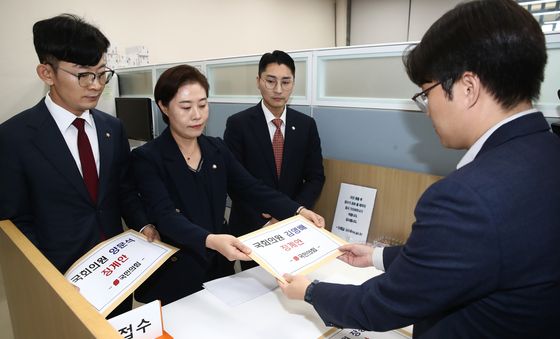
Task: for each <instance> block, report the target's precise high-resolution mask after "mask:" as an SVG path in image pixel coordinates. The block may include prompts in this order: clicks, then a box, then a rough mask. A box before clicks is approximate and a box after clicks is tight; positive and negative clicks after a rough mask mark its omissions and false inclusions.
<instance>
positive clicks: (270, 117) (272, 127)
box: [261, 101, 286, 142]
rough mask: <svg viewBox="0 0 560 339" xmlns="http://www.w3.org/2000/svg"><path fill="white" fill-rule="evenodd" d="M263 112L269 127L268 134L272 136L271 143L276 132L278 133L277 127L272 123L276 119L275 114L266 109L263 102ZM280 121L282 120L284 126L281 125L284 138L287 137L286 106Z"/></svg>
mask: <svg viewBox="0 0 560 339" xmlns="http://www.w3.org/2000/svg"><path fill="white" fill-rule="evenodd" d="M261 106H262V110H263V112H264V118H265V119H266V125H267V126H268V133H269V134H270V142H272V139H273V138H274V132H276V125H275V124H274V123H273V122H272V120H274V119H276V117H275V116H274V114H272V112H271V111H270V110H269V109H268V107H266V105H265V104H264V101H261ZM280 119H281V120H282V125H280V131H281V132H282V136H285V135H286V133H284V132H286V106H284V111H283V112H282V115H280Z"/></svg>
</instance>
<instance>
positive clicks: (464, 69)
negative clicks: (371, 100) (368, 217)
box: [280, 0, 560, 339]
mask: <svg viewBox="0 0 560 339" xmlns="http://www.w3.org/2000/svg"><path fill="white" fill-rule="evenodd" d="M404 60H405V67H406V70H407V73H408V76H409V78H410V79H411V80H412V81H413V82H414V83H415V84H417V85H418V86H420V87H421V92H420V93H418V94H416V95H414V96H413V97H412V100H413V101H415V102H416V104H417V105H418V106H419V108H420V109H421V110H422V111H424V112H425V113H427V114H428V116H429V118H430V119H431V121H432V123H433V126H434V129H435V131H436V133H437V135H438V136H439V139H440V141H441V143H442V144H443V145H444V146H446V147H448V148H452V149H467V152H466V153H465V155H464V157H463V158H462V159H461V161H460V162H459V164H458V165H457V170H456V171H453V172H452V173H450V174H449V175H448V176H447V177H445V178H443V179H441V180H439V181H438V182H436V183H435V184H433V185H432V186H431V187H429V188H428V189H427V190H426V192H424V194H423V195H422V197H421V198H420V200H419V201H418V204H417V205H416V209H415V222H414V224H413V225H412V232H411V234H410V237H409V238H408V240H407V242H406V244H405V245H404V246H399V247H388V248H385V249H382V248H375V249H374V248H372V247H370V246H367V245H360V244H349V245H344V246H342V247H341V248H340V249H341V250H342V251H343V252H344V254H343V256H341V259H342V260H343V261H345V262H347V263H349V264H351V265H353V266H357V267H366V266H372V265H374V266H376V267H378V268H379V269H384V270H385V273H384V274H381V275H378V276H376V277H374V278H372V279H370V280H368V281H366V282H364V283H363V284H362V285H360V286H355V285H339V284H332V283H325V282H318V281H315V282H313V283H311V282H310V281H309V280H307V279H306V278H305V277H304V276H302V275H297V276H289V275H286V276H285V278H286V281H287V283H286V284H283V283H281V284H280V285H281V288H282V290H283V292H284V293H285V294H286V295H287V296H288V297H290V298H296V299H303V300H306V301H307V302H309V303H311V304H312V305H313V307H314V308H315V310H316V311H317V312H318V313H319V315H320V316H321V318H322V319H323V320H324V321H325V322H326V323H328V324H330V325H331V326H332V325H333V324H334V325H335V326H338V327H347V328H361V329H367V330H375V331H386V330H390V329H395V328H400V327H403V326H407V325H410V324H414V332H413V337H414V338H426V339H427V338H558V333H557V331H556V330H555V327H556V326H557V324H558V322H559V321H560V312H559V311H558V305H559V304H560V270H559V267H560V251H559V250H558V243H560V227H559V226H560V209H558V206H560V180H558V174H559V173H560V139H558V138H557V137H556V136H554V135H553V134H552V133H550V126H549V124H548V123H547V121H546V119H545V118H544V116H543V114H542V113H541V112H538V111H537V110H536V109H534V108H533V106H532V102H533V101H534V100H535V99H536V98H537V97H538V96H539V92H540V87H541V83H542V81H543V79H544V69H545V65H546V61H547V53H546V44H545V37H544V35H543V32H542V30H541V27H540V25H539V23H538V22H537V21H536V20H535V18H534V17H533V16H532V15H531V14H530V13H529V12H528V11H526V10H525V9H524V8H522V7H521V6H519V4H517V3H516V2H514V1H512V0H477V1H468V2H463V3H461V4H459V5H457V7H455V8H454V9H452V10H451V11H449V12H447V13H446V14H444V15H443V16H442V17H441V18H440V19H438V20H437V21H436V22H435V23H434V24H433V25H432V26H431V27H430V28H429V29H428V31H427V32H426V34H425V35H424V37H423V38H422V40H421V41H420V43H419V44H418V45H416V46H415V47H414V48H412V49H410V50H409V51H408V53H407V55H406V57H405V59H404ZM395 213H396V211H395Z"/></svg>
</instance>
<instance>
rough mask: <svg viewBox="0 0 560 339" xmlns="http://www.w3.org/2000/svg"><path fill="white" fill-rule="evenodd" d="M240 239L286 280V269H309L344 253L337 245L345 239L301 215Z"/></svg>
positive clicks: (299, 271)
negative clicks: (284, 275) (284, 276)
mask: <svg viewBox="0 0 560 339" xmlns="http://www.w3.org/2000/svg"><path fill="white" fill-rule="evenodd" d="M239 240H241V241H242V242H243V243H244V244H245V245H247V246H249V247H250V248H251V250H252V252H251V254H250V255H249V256H250V257H251V258H253V260H255V261H256V262H257V263H259V265H261V266H262V267H263V268H264V269H265V270H267V271H268V272H269V273H270V274H272V275H273V276H275V277H276V278H278V279H279V280H281V281H284V282H285V280H284V278H283V277H282V275H283V274H284V273H290V274H304V273H307V272H310V271H312V270H314V269H316V268H317V267H319V266H320V265H321V264H324V263H326V262H327V261H329V260H331V259H334V258H336V257H338V256H339V255H341V254H342V253H341V252H340V251H339V250H338V247H340V246H341V245H343V244H345V243H346V242H345V241H344V240H342V239H340V238H339V237H337V236H335V235H334V234H332V233H331V232H329V231H327V230H325V229H322V228H318V227H316V226H315V225H314V224H313V223H312V222H310V221H309V220H307V219H305V218H304V217H302V216H299V215H298V216H295V217H291V218H288V219H285V220H283V221H280V222H277V223H276V224H273V225H271V226H267V227H264V228H261V229H260V230H257V231H255V232H252V233H249V234H246V235H244V236H242V237H240V238H239Z"/></svg>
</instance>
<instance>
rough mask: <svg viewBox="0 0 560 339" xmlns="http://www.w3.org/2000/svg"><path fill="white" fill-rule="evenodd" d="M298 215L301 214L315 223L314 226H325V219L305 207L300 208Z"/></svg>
mask: <svg viewBox="0 0 560 339" xmlns="http://www.w3.org/2000/svg"><path fill="white" fill-rule="evenodd" d="M299 215H301V216H303V217H304V218H305V219H307V220H309V221H311V222H312V223H314V224H315V226H317V227H319V228H323V227H325V219H324V218H323V217H322V216H320V215H319V214H317V213H315V212H313V211H311V210H308V209H307V208H305V207H304V208H302V209H301V211H299Z"/></svg>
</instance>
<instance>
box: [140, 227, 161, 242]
mask: <svg viewBox="0 0 560 339" xmlns="http://www.w3.org/2000/svg"><path fill="white" fill-rule="evenodd" d="M141 233H142V234H143V235H145V236H146V238H148V242H152V241H154V240H158V241H159V240H161V238H160V236H159V232H158V231H157V229H156V227H155V226H154V225H152V224H148V225H146V226H144V228H143V229H142V232H141Z"/></svg>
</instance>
